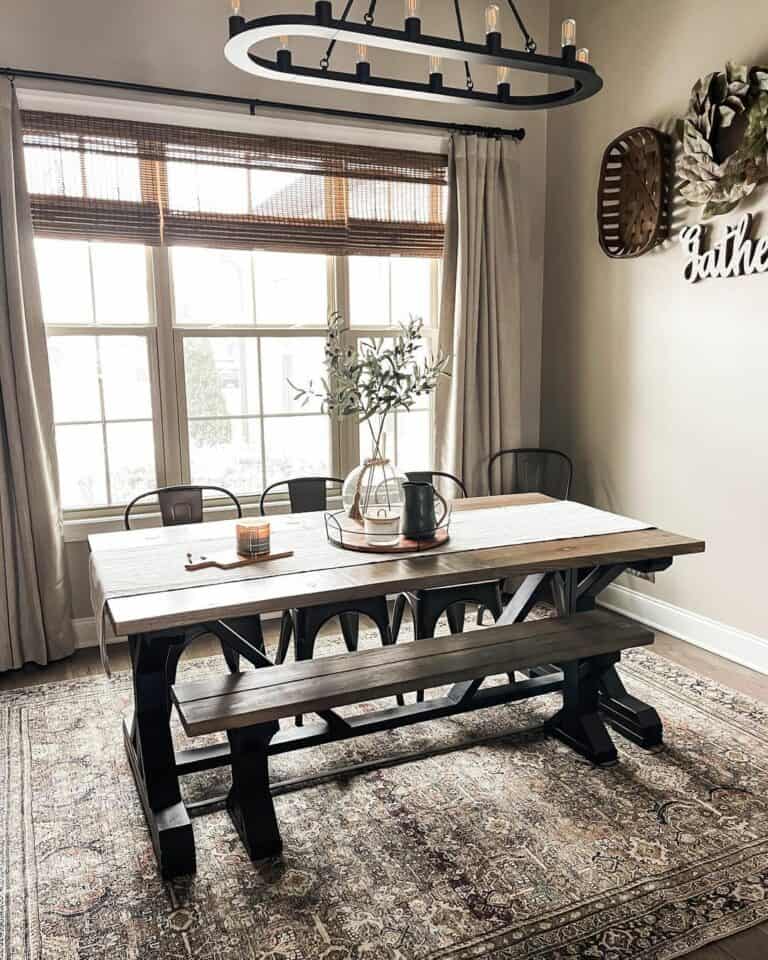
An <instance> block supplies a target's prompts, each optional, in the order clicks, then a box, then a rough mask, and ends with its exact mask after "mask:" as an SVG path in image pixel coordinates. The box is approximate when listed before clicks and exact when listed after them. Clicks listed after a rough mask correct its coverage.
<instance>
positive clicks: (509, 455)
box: [488, 447, 573, 500]
mask: <svg viewBox="0 0 768 960" xmlns="http://www.w3.org/2000/svg"><path fill="white" fill-rule="evenodd" d="M506 459H511V464H512V470H511V479H510V481H509V482H508V483H504V482H503V478H500V479H499V483H498V484H494V479H495V477H496V476H497V475H498V474H499V473H501V472H502V469H503V462H504V460H506ZM497 463H498V464H499V466H498V467H496V464H497ZM572 479H573V463H572V462H571V458H570V457H569V456H567V455H566V454H565V453H562V452H561V451H560V450H549V449H546V448H545V447H542V448H540V449H539V448H536V447H517V448H512V449H509V450H498V451H497V452H496V453H494V455H493V456H492V457H491V459H490V460H489V461H488V492H489V493H491V494H492V493H493V491H494V488H496V489H499V490H500V491H501V492H503V493H544V494H546V495H547V496H549V497H556V498H557V499H558V500H567V499H568V497H569V495H570V492H571V481H572Z"/></svg>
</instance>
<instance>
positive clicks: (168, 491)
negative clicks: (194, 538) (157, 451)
mask: <svg viewBox="0 0 768 960" xmlns="http://www.w3.org/2000/svg"><path fill="white" fill-rule="evenodd" d="M204 490H215V491H216V492H217V493H221V494H223V495H224V496H225V497H228V498H229V499H230V500H231V501H232V503H233V504H234V506H235V510H236V511H237V516H238V518H240V517H242V515H243V509H242V507H241V506H240V501H239V500H238V499H237V497H236V496H235V495H234V493H231V492H230V491H229V490H227V489H225V488H224V487H211V486H207V485H206V486H202V487H199V486H197V485H195V484H186V483H182V484H178V485H177V486H173V487H160V488H159V489H158V490H148V491H147V492H146V493H140V494H139V495H138V497H134V498H133V500H131V502H130V503H129V504H128V506H127V507H126V508H125V513H124V514H123V523H124V524H125V529H126V530H130V529H131V511H132V510H133V508H134V507H135V506H136V504H137V503H138V502H139V501H140V500H144V499H145V498H147V497H157V499H158V501H159V503H160V516H161V517H162V520H163V526H164V527H175V526H178V525H179V524H182V523H202V522H203V491H204Z"/></svg>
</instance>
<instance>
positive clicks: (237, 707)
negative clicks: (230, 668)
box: [173, 610, 653, 736]
mask: <svg viewBox="0 0 768 960" xmlns="http://www.w3.org/2000/svg"><path fill="white" fill-rule="evenodd" d="M650 643H653V634H652V633H651V631H649V630H647V629H646V628H645V627H642V626H640V625H638V624H637V623H633V622H631V621H629V620H625V619H624V618H622V617H619V616H617V615H616V614H613V613H610V612H608V611H606V610H596V611H593V612H590V613H583V614H577V615H575V616H573V617H562V618H558V619H551V620H535V621H531V622H526V623H513V624H509V625H508V626H500V627H498V626H497V627H487V628H485V629H483V630H477V631H472V632H469V633H460V634H452V635H449V636H442V637H434V638H430V639H428V640H417V641H414V642H412V643H398V644H395V645H393V646H390V647H381V648H376V649H370V650H360V651H357V652H355V653H342V654H338V655H336V656H331V657H321V658H318V659H316V660H305V661H300V662H298V663H286V664H282V665H280V666H275V667H267V668H264V669H259V670H249V671H248V672H246V673H239V674H223V675H222V676H220V677H214V678H212V679H206V680H193V681H188V682H184V683H177V684H175V685H174V687H173V699H174V702H175V704H176V706H177V708H178V712H179V716H180V718H181V722H182V724H183V726H184V729H185V731H186V733H187V734H188V735H189V736H198V735H200V734H206V733H213V732H216V731H223V730H232V729H236V728H238V727H245V726H250V725H252V724H257V723H266V722H268V721H272V720H281V719H283V718H287V717H292V716H294V715H295V714H297V713H318V712H322V711H326V710H328V709H331V708H333V707H340V706H347V705H350V704H355V703H364V702H367V701H370V700H377V699H379V698H381V697H388V696H392V695H394V694H398V693H410V692H412V691H415V690H420V689H428V688H430V687H438V686H442V685H445V684H452V683H458V682H460V681H462V680H474V679H475V678H477V677H487V676H492V675H494V674H504V673H512V672H513V671H515V670H522V669H525V668H529V667H534V666H538V665H539V664H548V663H557V664H562V663H568V662H573V661H576V660H580V659H583V658H585V657H596V656H601V655H605V654H610V653H615V652H618V651H621V650H624V649H627V648H628V647H637V646H642V645H644V644H650Z"/></svg>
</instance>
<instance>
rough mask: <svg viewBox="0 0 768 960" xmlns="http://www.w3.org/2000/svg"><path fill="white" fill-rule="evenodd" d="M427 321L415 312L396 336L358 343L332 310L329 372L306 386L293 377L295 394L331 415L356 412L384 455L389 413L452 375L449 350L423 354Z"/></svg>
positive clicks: (411, 403)
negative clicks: (347, 335)
mask: <svg viewBox="0 0 768 960" xmlns="http://www.w3.org/2000/svg"><path fill="white" fill-rule="evenodd" d="M423 327H424V322H423V320H422V319H421V318H420V317H415V316H411V317H410V318H409V320H408V321H407V322H406V323H403V324H401V325H400V332H399V333H396V334H395V335H394V336H393V337H387V338H384V337H373V338H370V339H369V338H366V339H360V340H358V346H357V348H355V347H353V346H350V345H349V344H348V343H347V342H345V336H344V335H345V333H346V331H347V329H348V328H347V327H346V326H345V324H344V319H343V317H342V315H341V314H340V313H338V312H334V313H332V314H331V315H330V317H329V318H328V333H327V335H326V338H325V361H324V365H325V369H326V376H324V377H321V378H320V383H319V385H316V384H315V383H314V382H313V381H312V380H310V381H309V383H308V384H307V386H306V387H301V386H297V385H296V384H294V383H292V382H291V381H290V380H288V384H289V386H291V387H292V389H293V390H295V391H296V394H295V399H296V400H299V401H301V404H302V406H306V405H307V404H308V403H310V402H311V401H312V400H320V402H321V410H322V412H323V413H327V414H329V415H331V416H337V417H350V416H356V417H357V418H358V422H359V423H366V424H367V425H368V429H369V430H370V433H371V440H372V441H373V456H374V457H375V458H377V459H381V458H382V457H381V454H382V451H381V437H382V433H383V431H384V423H385V421H386V418H387V415H388V414H390V413H393V412H396V411H398V410H410V409H412V408H413V406H414V404H415V403H416V400H417V398H418V397H423V396H428V395H429V394H430V393H432V392H433V391H434V390H435V388H436V387H437V384H438V381H439V380H440V378H441V377H443V376H450V372H449V367H450V363H451V357H450V354H445V353H443V352H442V351H439V352H438V353H437V354H436V355H434V356H432V355H431V354H428V353H425V354H424V356H423V357H422V358H421V359H419V353H420V351H421V349H422V347H423V342H424V336H423ZM387 340H390V341H391V343H389V344H388V343H387V342H386V341H387ZM377 418H378V420H377ZM376 420H377V422H374V421H376Z"/></svg>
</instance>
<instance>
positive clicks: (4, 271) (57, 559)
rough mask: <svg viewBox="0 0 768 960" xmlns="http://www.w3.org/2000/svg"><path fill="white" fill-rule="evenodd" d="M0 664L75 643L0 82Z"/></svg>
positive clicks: (31, 272) (26, 229)
mask: <svg viewBox="0 0 768 960" xmlns="http://www.w3.org/2000/svg"><path fill="white" fill-rule="evenodd" d="M0 228H1V230H2V233H1V234H0V670H9V669H14V668H17V667H21V666H23V665H24V664H25V663H28V662H30V661H31V662H34V663H38V664H45V663H48V662H49V661H51V660H57V659H59V658H60V657H64V656H66V655H67V654H70V653H71V652H72V650H73V649H74V637H73V631H72V621H71V615H70V609H69V589H68V585H67V581H66V571H65V566H64V545H63V540H62V522H61V511H60V508H59V502H58V490H59V484H58V476H57V470H56V459H55V445H54V434H53V412H52V402H51V388H50V382H49V374H48V355H47V349H46V342H45V329H44V327H43V317H42V308H41V305H40V291H39V288H38V282H37V266H36V263H35V251H34V246H33V239H32V218H31V215H30V206H29V197H28V195H27V187H26V179H25V173H24V154H23V143H22V131H21V115H20V113H19V108H18V104H17V102H16V94H15V91H14V89H13V85H12V84H11V83H10V82H9V81H8V80H6V79H2V80H0Z"/></svg>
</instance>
